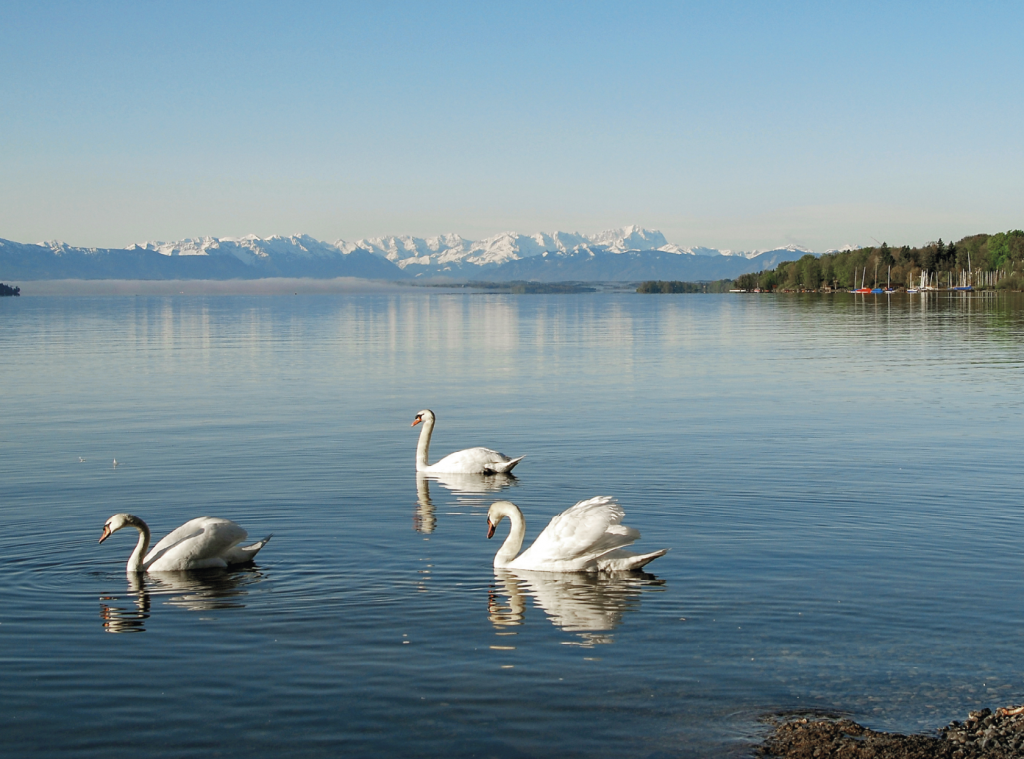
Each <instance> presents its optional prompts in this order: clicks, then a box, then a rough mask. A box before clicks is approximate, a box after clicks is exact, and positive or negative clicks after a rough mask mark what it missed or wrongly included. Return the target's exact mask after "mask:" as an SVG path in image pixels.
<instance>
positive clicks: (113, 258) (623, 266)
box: [0, 226, 809, 282]
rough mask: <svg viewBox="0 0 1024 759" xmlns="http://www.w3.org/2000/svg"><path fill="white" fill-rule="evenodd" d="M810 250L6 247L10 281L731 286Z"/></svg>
mask: <svg viewBox="0 0 1024 759" xmlns="http://www.w3.org/2000/svg"><path fill="white" fill-rule="evenodd" d="M808 252H809V251H807V250H805V249H803V248H800V247H796V246H788V247H784V248H777V249H774V250H770V251H750V252H733V251H719V250H715V249H713V248H704V247H689V248H687V247H681V246H679V245H674V244H672V243H669V242H668V241H667V240H666V239H665V236H664V235H663V234H662V233H661V232H659V231H657V230H650V229H644V228H642V227H638V226H627V227H622V228H620V229H612V230H607V231H604V232H599V233H598V234H595V235H583V234H579V233H575V232H573V233H569V232H554V233H551V234H548V233H544V232H540V233H537V234H533V235H521V234H518V233H515V232H505V233H502V234H498V235H494V236H492V237H488V238H486V239H484V240H478V241H474V240H466V239H465V238H463V237H461V236H460V235H457V234H447V235H439V236H437V237H429V238H420V237H410V236H391V237H375V238H371V239H363V240H358V241H356V242H346V241H344V240H338V241H336V242H334V243H328V242H323V241H320V240H317V239H315V238H313V237H310V236H309V235H292V236H290V237H280V236H277V235H274V236H272V237H267V238H261V237H257V236H256V235H248V236H246V237H222V238H217V237H201V238H190V239H186V240H179V241H176V242H145V243H140V244H133V245H129V246H128V247H127V248H123V249H120V248H81V247H74V246H70V245H68V244H66V243H63V242H56V241H51V242H44V243H39V244H38V245H31V244H25V243H16V242H11V241H9V240H3V239H0V276H3V277H6V278H7V279H15V280H17V279H26V280H32V279H259V278H265V277H313V278H331V277H358V278H364V279H386V280H403V279H435V278H445V279H452V280H467V279H473V280H481V279H488V280H493V281H508V280H511V279H526V280H536V281H542V282H552V281H561V280H568V279H571V280H587V281H595V282H596V281H631V280H639V279H652V278H653V279H658V278H661V279H689V280H696V279H725V278H734V277H737V276H739V275H740V274H746V273H748V272H752V271H759V270H762V269H766V268H772V267H774V266H776V265H777V264H778V263H781V262H782V261H790V260H794V259H797V258H800V257H801V256H803V255H805V254H807V253H808Z"/></svg>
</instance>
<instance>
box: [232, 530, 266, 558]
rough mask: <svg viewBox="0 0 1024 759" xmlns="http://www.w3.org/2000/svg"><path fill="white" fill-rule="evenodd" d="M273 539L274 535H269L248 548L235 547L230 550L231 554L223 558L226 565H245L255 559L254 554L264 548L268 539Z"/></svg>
mask: <svg viewBox="0 0 1024 759" xmlns="http://www.w3.org/2000/svg"><path fill="white" fill-rule="evenodd" d="M272 537H274V533H270V534H269V535H267V537H265V538H263V540H258V541H256V542H255V543H253V544H252V545H249V546H235V547H234V548H232V549H231V553H230V554H229V555H228V556H226V557H225V558H226V559H227V560H228V561H227V563H228V564H246V563H247V562H250V561H253V560H254V559H255V558H256V554H257V553H259V550H260V549H261V548H263V546H265V545H266V544H267V543H268V542H269V541H270V539H271V538H272Z"/></svg>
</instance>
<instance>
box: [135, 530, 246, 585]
mask: <svg viewBox="0 0 1024 759" xmlns="http://www.w3.org/2000/svg"><path fill="white" fill-rule="evenodd" d="M246 537H248V533H247V532H246V531H245V530H244V529H243V528H242V527H241V526H240V525H238V524H236V523H234V522H232V521H229V520H227V519H219V518H217V517H198V518H196V519H191V520H189V521H188V522H185V524H183V525H182V526H181V527H179V528H178V529H176V530H174V531H172V532H171V533H170V534H169V535H167V537H165V538H164V539H163V540H161V541H160V542H159V543H157V544H156V545H155V546H153V548H152V550H151V551H150V552H149V553H148V554H146V558H145V559H144V560H143V564H144V565H145V567H146V569H147V570H149V571H150V572H169V571H177V570H182V569H206V568H209V567H225V566H227V565H228V564H229V563H230V562H229V561H228V560H227V555H228V554H229V553H230V551H231V549H232V548H233V547H234V546H236V545H238V544H239V543H241V542H242V541H243V540H245V539H246Z"/></svg>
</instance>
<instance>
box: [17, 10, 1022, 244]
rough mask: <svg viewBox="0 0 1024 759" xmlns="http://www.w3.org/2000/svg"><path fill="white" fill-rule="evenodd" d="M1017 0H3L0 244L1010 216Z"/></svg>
mask: <svg viewBox="0 0 1024 759" xmlns="http://www.w3.org/2000/svg"><path fill="white" fill-rule="evenodd" d="M1022 32H1024V3H1020V2H970V3H969V2H960V3H949V2H920V3H906V2H871V1H870V0H867V1H865V0H859V1H856V2H822V1H821V0H817V1H815V2H758V3H755V2H721V1H718V2H682V1H680V2H644V3H627V2H621V3H605V2H596V1H595V2H553V1H552V0H548V1H547V2H537V3H533V2H514V1H506V2H501V3H498V2H493V3H492V2H467V3H443V2H437V3H420V2H394V3H392V2H382V1H380V0H377V1H376V2H359V3H344V2H335V3H311V2H310V3H301V2H296V3H284V2H273V3H271V2H255V1H251V2H210V1H204V2H194V3H191V2H166V3H164V2H138V1H137V0H133V1H131V2H101V1H99V0H96V1H93V2H64V3H61V2H48V1H47V0H30V1H29V2H22V1H21V0H4V2H3V3H0V237H2V238H6V239H9V240H16V241H19V242H38V241H41V240H49V239H61V240H65V241H67V242H69V243H71V244H74V245H90V246H105V247H121V246H124V245H127V244H129V243H132V242H141V241H145V240H175V239H181V238H184V237H197V236H204V235H212V236H217V237H224V236H240V235H245V234H250V233H252V234H257V235H260V236H262V237H266V236H269V235H273V234H280V235H288V234H297V233H306V234H310V235H312V236H313V237H316V238H318V239H321V240H328V241H335V240H338V239H345V240H356V239H359V238H362V237H374V236H379V235H390V234H411V235H416V236H431V235H435V234H441V233H446V232H457V233H459V234H461V235H463V236H464V237H468V238H471V239H480V238H482V237H486V236H490V235H492V234H496V233H498V232H503V231H517V232H522V233H533V232H538V231H547V232H552V231H555V230H564V231H578V232H583V233H595V232H598V231H601V230H603V229H609V228H613V227H619V226H623V225H626V224H640V225H642V226H645V227H649V228H655V229H660V230H661V231H662V232H664V233H665V235H666V237H667V238H668V239H669V241H670V242H674V243H677V244H680V245H705V246H709V247H716V248H732V249H744V250H748V249H752V248H771V247H776V246H779V245H785V244H789V243H796V244H800V245H805V246H807V247H809V248H811V249H813V250H819V251H820V250H825V249H828V248H834V247H839V246H842V245H844V244H850V243H852V244H872V243H873V241H874V240H878V241H883V240H884V241H886V242H889V243H890V244H903V243H907V244H922V243H924V242H927V241H929V240H934V239H937V238H939V237H941V238H943V239H946V240H948V239H959V238H960V237H963V236H964V235H967V234H973V233H976V232H998V231H1006V230H1008V229H1013V228H1020V227H1024V213H1022V210H1024V42H1022V40H1024V34H1022Z"/></svg>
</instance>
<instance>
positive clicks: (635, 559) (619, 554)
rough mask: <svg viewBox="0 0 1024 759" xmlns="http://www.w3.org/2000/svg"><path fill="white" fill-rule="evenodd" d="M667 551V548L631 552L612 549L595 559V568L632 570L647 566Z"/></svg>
mask: <svg viewBox="0 0 1024 759" xmlns="http://www.w3.org/2000/svg"><path fill="white" fill-rule="evenodd" d="M666 553H668V549H667V548H662V549H661V550H659V551H651V552H650V553H639V554H637V553H632V552H631V551H612V552H611V553H607V554H605V555H604V556H602V557H601V558H600V559H598V561H597V568H598V569H599V570H601V571H602V572H622V571H627V572H628V571H633V570H635V569H640V568H642V567H645V566H647V565H648V564H650V563H651V562H652V561H654V560H655V559H657V558H658V557H659V556H664V555H665V554H666Z"/></svg>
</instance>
